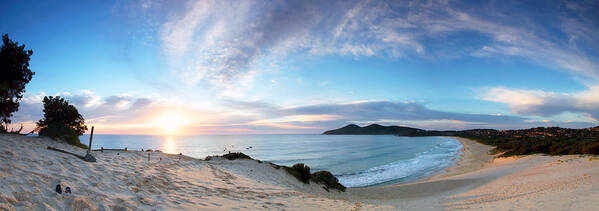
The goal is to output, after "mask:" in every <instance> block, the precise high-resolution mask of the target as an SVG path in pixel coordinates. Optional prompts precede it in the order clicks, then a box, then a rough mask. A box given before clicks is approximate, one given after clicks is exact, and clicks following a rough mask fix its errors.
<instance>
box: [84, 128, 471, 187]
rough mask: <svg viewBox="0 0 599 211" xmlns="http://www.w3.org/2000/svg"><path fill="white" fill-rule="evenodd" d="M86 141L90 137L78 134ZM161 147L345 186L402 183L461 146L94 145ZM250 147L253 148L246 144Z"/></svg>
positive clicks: (235, 141) (283, 142)
mask: <svg viewBox="0 0 599 211" xmlns="http://www.w3.org/2000/svg"><path fill="white" fill-rule="evenodd" d="M80 139H81V142H82V143H88V141H89V136H88V135H84V136H81V137H80ZM100 147H104V148H125V147H127V148H128V149H129V150H140V149H142V148H143V149H154V150H156V149H159V150H162V151H163V152H167V153H183V154H184V155H188V156H191V157H195V158H205V157H206V156H208V155H220V154H224V153H226V152H228V151H234V152H243V153H245V154H247V155H249V156H251V157H252V158H255V159H259V160H263V161H270V162H273V163H275V164H279V165H288V166H291V165H293V164H295V163H305V164H306V165H308V166H310V168H311V169H312V171H313V172H314V171H318V170H328V171H330V172H332V173H333V174H335V175H336V176H337V177H338V178H339V181H340V182H341V183H342V184H344V185H345V186H348V187H361V186H369V185H377V184H392V183H399V182H406V181H410V180H414V179H418V178H422V177H425V176H427V175H430V174H433V173H437V172H440V171H442V170H443V169H445V168H446V167H448V166H451V165H454V164H455V162H456V161H457V160H458V158H459V155H460V153H461V148H462V145H461V144H460V143H459V142H458V141H457V140H455V139H452V138H447V137H398V136H392V135H201V136H147V135H94V141H93V147H92V148H94V149H95V148H100ZM250 147H251V148H250Z"/></svg>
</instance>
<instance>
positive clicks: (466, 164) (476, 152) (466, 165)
mask: <svg viewBox="0 0 599 211" xmlns="http://www.w3.org/2000/svg"><path fill="white" fill-rule="evenodd" d="M446 137H448V138H453V139H456V140H458V141H459V142H460V143H461V144H462V146H463V147H462V155H461V156H460V158H459V161H458V162H456V164H455V165H454V166H450V167H448V168H447V169H445V171H444V172H441V173H440V174H435V175H433V176H431V177H429V178H428V180H434V179H440V178H444V177H450V176H455V175H460V174H465V173H468V172H472V171H476V170H479V169H482V168H484V167H485V166H486V165H489V164H491V163H492V162H493V159H494V158H495V156H493V155H491V154H490V153H489V152H490V151H491V150H492V149H493V148H494V147H492V146H488V145H484V144H481V143H478V142H476V141H474V140H470V139H467V138H462V137H457V136H446Z"/></svg>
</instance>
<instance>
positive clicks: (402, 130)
mask: <svg viewBox="0 0 599 211" xmlns="http://www.w3.org/2000/svg"><path fill="white" fill-rule="evenodd" d="M423 132H425V130H422V129H418V128H411V127H401V126H382V125H379V124H371V125H368V126H365V127H360V126H358V125H355V124H350V125H347V126H345V127H342V128H339V129H335V130H329V131H326V132H324V133H323V134H325V135H400V136H413V135H417V134H421V133H423Z"/></svg>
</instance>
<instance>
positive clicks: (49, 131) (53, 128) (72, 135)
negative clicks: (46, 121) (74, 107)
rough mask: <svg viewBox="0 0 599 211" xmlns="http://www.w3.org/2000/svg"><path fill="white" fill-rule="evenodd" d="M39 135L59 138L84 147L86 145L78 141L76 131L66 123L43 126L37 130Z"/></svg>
mask: <svg viewBox="0 0 599 211" xmlns="http://www.w3.org/2000/svg"><path fill="white" fill-rule="evenodd" d="M39 135H40V136H46V137H50V138H54V139H60V140H63V141H65V142H67V143H68V144H71V145H75V146H78V147H81V148H84V149H87V146H86V145H84V144H81V142H79V135H78V134H77V132H76V131H75V130H74V129H73V128H70V127H68V126H66V125H62V124H50V125H48V126H47V127H44V128H42V129H40V130H39Z"/></svg>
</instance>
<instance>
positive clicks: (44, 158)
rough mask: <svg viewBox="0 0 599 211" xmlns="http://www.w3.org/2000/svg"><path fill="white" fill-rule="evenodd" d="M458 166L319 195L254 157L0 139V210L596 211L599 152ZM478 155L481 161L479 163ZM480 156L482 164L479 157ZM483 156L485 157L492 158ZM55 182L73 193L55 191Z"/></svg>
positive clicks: (468, 152)
mask: <svg viewBox="0 0 599 211" xmlns="http://www.w3.org/2000/svg"><path fill="white" fill-rule="evenodd" d="M460 141H462V143H463V145H464V147H463V150H464V153H463V157H462V158H461V160H460V161H459V162H458V164H456V166H454V167H450V169H447V170H446V172H445V173H443V174H440V175H435V176H434V177H432V178H429V179H427V180H424V181H416V182H410V183H405V184H396V185H388V186H380V187H363V188H348V189H347V190H346V192H338V191H334V190H333V191H330V192H328V191H325V189H323V187H322V186H323V185H322V184H317V183H314V182H312V183H310V184H304V183H301V182H299V181H298V180H297V179H296V178H295V177H293V176H291V175H290V174H289V173H287V172H286V171H285V170H284V169H276V168H274V167H273V166H271V165H270V164H268V163H261V162H258V161H255V160H226V159H213V160H210V161H204V160H199V159H195V158H192V157H187V156H179V155H171V154H165V153H162V152H152V153H151V154H152V157H151V160H148V156H147V155H148V153H147V152H139V151H130V152H103V153H102V152H92V153H93V154H94V156H95V157H96V158H97V159H98V161H97V162H96V163H88V162H84V161H82V160H80V159H78V158H76V157H75V156H72V155H69V154H64V153H59V152H55V151H49V150H47V149H46V147H47V146H52V147H56V148H60V149H64V150H66V151H69V152H74V153H77V154H85V150H83V149H80V148H77V147H74V146H71V145H67V144H65V143H62V142H57V141H53V140H50V139H48V138H42V137H24V136H17V135H0V170H1V171H0V187H2V188H0V210H2V209H6V210H85V209H88V210H115V209H122V210H138V209H156V210H173V209H177V210H198V209H201V210H232V209H239V210H282V209H286V210H531V209H538V210H596V208H597V207H599V201H598V200H596V199H597V198H599V156H585V155H568V156H545V155H528V156H521V157H507V158H494V159H493V158H492V156H491V155H489V154H488V153H487V152H488V150H489V149H490V148H492V147H490V146H486V145H482V144H478V143H477V142H474V141H472V140H467V139H463V140H460ZM481 158H484V159H483V160H479V159H481ZM485 159H487V160H485ZM489 160H490V161H489ZM56 184H61V185H64V186H65V187H71V188H72V190H73V193H72V194H68V195H67V194H58V193H56V192H55V191H54V187H55V186H56Z"/></svg>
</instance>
